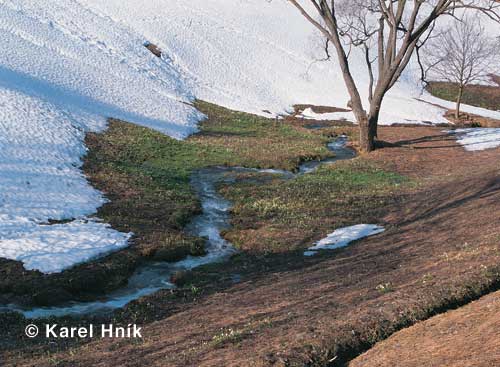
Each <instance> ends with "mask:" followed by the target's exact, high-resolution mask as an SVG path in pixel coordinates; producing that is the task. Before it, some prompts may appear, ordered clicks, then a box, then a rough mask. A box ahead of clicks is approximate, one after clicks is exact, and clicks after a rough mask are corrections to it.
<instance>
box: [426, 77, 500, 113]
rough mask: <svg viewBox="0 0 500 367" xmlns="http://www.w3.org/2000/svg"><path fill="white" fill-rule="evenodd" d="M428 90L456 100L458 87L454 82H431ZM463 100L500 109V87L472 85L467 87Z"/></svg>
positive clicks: (440, 96)
mask: <svg viewBox="0 0 500 367" xmlns="http://www.w3.org/2000/svg"><path fill="white" fill-rule="evenodd" d="M427 90H428V91H429V92H430V93H431V94H433V95H434V96H436V97H438V98H441V99H445V100H447V101H451V102H455V101H456V99H457V94H458V89H457V86H456V85H455V84H453V83H448V82H431V83H429V86H428V88H427ZM462 98H463V99H462V102H463V103H465V104H469V105H472V106H477V107H482V108H488V109H491V110H500V88H499V87H493V86H484V85H470V86H467V87H466V88H465V91H464V94H463V97H462Z"/></svg>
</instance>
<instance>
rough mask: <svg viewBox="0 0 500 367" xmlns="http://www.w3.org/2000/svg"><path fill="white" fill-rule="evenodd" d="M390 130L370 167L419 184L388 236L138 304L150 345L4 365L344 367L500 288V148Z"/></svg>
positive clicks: (111, 344)
mask: <svg viewBox="0 0 500 367" xmlns="http://www.w3.org/2000/svg"><path fill="white" fill-rule="evenodd" d="M379 134H380V137H381V138H382V139H383V140H384V141H385V142H386V143H385V144H384V146H385V148H384V149H380V150H377V151H375V152H374V153H372V154H370V155H368V156H363V157H360V158H359V159H361V160H367V161H370V162H372V163H373V164H377V165H379V166H380V167H383V168H385V169H387V170H392V171H395V172H398V173H401V174H404V175H408V176H410V177H412V178H414V179H415V180H417V182H419V186H418V187H417V188H415V189H412V191H409V192H406V193H395V195H397V197H395V200H396V202H399V205H393V206H392V207H390V208H388V209H387V211H386V213H385V215H384V216H383V218H381V222H385V223H386V228H387V231H386V232H384V233H383V234H380V235H378V236H374V237H371V238H368V239H365V240H362V241H359V242H358V243H357V244H354V245H351V246H349V247H347V248H345V249H341V250H338V251H334V252H329V253H326V254H324V255H320V256H316V257H313V258H304V257H302V256H301V255H300V254H298V255H297V254H294V253H291V254H288V255H276V256H275V257H271V258H265V257H262V258H260V262H258V261H254V262H251V261H249V262H246V263H244V264H242V263H241V262H237V261H235V262H233V263H228V264H226V265H224V266H220V267H219V268H218V269H217V271H216V273H217V276H220V277H224V276H228V275H230V274H235V273H238V274H242V278H241V281H239V282H238V283H236V284H227V283H224V282H222V283H221V284H215V285H213V287H214V288H213V289H212V290H211V291H209V292H206V293H202V294H201V295H200V296H199V297H196V298H195V300H193V301H192V302H191V301H190V302H187V303H184V304H183V306H182V307H180V308H179V307H177V308H173V307H170V308H169V310H170V311H169V312H166V313H161V312H159V311H158V310H161V309H165V308H168V307H167V306H168V305H169V304H171V302H172V301H171V298H169V297H168V294H167V292H163V293H161V292H160V293H159V294H157V295H155V296H154V297H150V298H146V299H144V300H142V301H141V302H139V304H143V305H147V306H148V307H150V309H151V313H152V314H156V317H153V319H154V320H156V321H154V322H151V323H147V324H146V325H144V335H145V338H144V339H143V340H142V341H141V342H137V341H126V340H125V341H124V340H94V341H92V342H90V343H88V344H84V345H81V346H79V347H78V346H77V347H74V348H72V349H70V350H64V349H63V350H62V351H60V352H57V351H55V352H54V353H53V354H51V355H50V357H47V354H46V353H43V355H38V354H36V353H37V352H36V350H35V349H32V348H27V349H26V350H24V351H22V347H21V349H19V347H18V348H17V349H12V350H9V351H4V352H3V354H2V356H3V359H4V361H5V362H4V365H8V366H13V365H16V366H32V365H37V366H49V365H51V366H52V365H54V361H56V362H57V363H56V365H58V366H89V365H93V366H109V365H120V366H144V365H149V366H271V365H275V366H315V365H318V366H319V365H328V364H331V365H338V364H340V363H343V361H346V360H348V359H349V358H351V357H352V356H355V355H356V354H358V353H360V352H362V351H364V350H366V349H368V348H369V347H370V346H371V345H373V344H374V343H375V342H377V341H379V340H381V339H384V338H386V337H387V336H389V335H390V334H392V333H393V332H395V331H396V330H398V329H401V328H402V327H405V326H408V325H410V324H412V323H414V322H416V321H418V320H422V319H426V318H428V317H429V316H432V315H433V314H434V313H438V312H440V311H441V310H445V309H447V308H450V307H454V306H458V305H461V304H464V303H466V302H468V301H470V300H471V299H474V298H477V297H479V296H480V295H482V294H484V293H485V292H488V291H489V290H494V289H495V288H497V287H498V285H499V281H500V270H499V268H498V264H499V261H500V248H499V241H498V240H499V229H498V228H499V227H500V215H499V214H500V213H499V203H500V176H499V168H500V163H499V162H500V149H492V150H488V151H482V152H474V153H472V152H467V151H465V150H464V149H463V147H461V146H459V145H457V144H456V142H455V140H454V138H453V137H450V136H448V135H446V134H443V133H442V132H441V130H440V129H436V128H422V127H419V128H395V127H392V128H381V129H380V132H379ZM283 235H286V234H283ZM257 259H258V258H257ZM202 274H203V272H202ZM134 307H137V304H136V305H132V306H131V307H129V309H132V310H133V309H134ZM42 343H47V341H42Z"/></svg>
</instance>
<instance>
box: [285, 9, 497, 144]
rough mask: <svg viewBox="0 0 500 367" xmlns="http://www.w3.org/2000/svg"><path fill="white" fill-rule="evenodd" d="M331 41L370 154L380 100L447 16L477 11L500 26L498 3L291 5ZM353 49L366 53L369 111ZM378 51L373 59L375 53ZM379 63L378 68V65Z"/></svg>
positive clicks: (375, 131) (364, 142)
mask: <svg viewBox="0 0 500 367" xmlns="http://www.w3.org/2000/svg"><path fill="white" fill-rule="evenodd" d="M288 1H289V2H290V3H291V4H292V5H293V6H295V7H296V8H297V9H298V10H299V11H300V13H301V14H302V15H303V16H304V17H305V18H306V19H307V20H308V21H309V22H310V23H311V24H313V25H314V26H315V27H316V28H317V29H318V30H319V31H320V32H321V33H322V34H323V35H324V36H325V37H326V39H328V40H329V43H328V44H332V45H333V46H334V48H335V51H336V56H337V59H338V62H339V65H340V68H341V71H342V76H343V78H344V82H345V85H346V87H347V90H348V92H349V95H350V97H351V100H350V105H351V107H352V111H353V113H354V116H355V118H356V121H357V122H358V124H359V126H360V148H361V150H363V151H365V152H370V151H372V150H373V149H374V148H375V137H376V136H377V126H378V119H379V114H380V108H381V106H382V101H383V99H384V97H385V95H386V93H387V92H388V91H389V90H390V89H391V88H392V87H393V86H394V84H395V83H396V82H397V80H398V79H399V77H400V76H401V73H402V72H403V70H404V69H405V68H406V66H407V65H408V63H409V61H410V59H411V58H412V55H413V53H414V52H415V50H416V49H417V48H418V47H421V46H422V43H423V42H425V41H426V40H427V39H428V38H429V37H428V36H429V34H430V33H431V32H432V30H433V28H434V24H435V22H436V20H437V19H438V18H439V17H441V16H443V15H451V16H455V14H456V12H457V11H461V10H476V11H478V12H481V13H482V14H485V15H486V16H488V17H489V18H491V19H493V20H495V21H497V22H499V23H500V4H499V2H498V1H494V0H337V1H336V0H288ZM353 47H361V48H362V49H363V50H364V52H365V61H366V64H367V71H368V74H369V76H370V83H369V87H368V88H369V90H368V96H369V108H368V111H365V109H364V108H363V103H362V100H361V97H360V93H359V89H358V86H357V84H356V82H355V80H354V78H353V75H352V72H351V68H350V62H349V56H350V55H351V49H352V48H353ZM372 49H375V52H374V53H375V55H371V50H372ZM375 62H376V64H375Z"/></svg>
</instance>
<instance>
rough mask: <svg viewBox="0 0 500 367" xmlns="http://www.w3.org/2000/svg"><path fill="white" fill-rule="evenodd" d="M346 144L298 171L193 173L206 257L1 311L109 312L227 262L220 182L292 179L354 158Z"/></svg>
mask: <svg viewBox="0 0 500 367" xmlns="http://www.w3.org/2000/svg"><path fill="white" fill-rule="evenodd" d="M346 144H347V137H346V136H340V137H338V138H336V139H335V140H333V141H332V142H330V143H329V144H328V149H330V151H332V152H334V153H335V157H332V158H327V159H324V160H321V161H309V162H305V163H303V164H301V165H300V167H299V171H298V173H297V174H294V173H292V172H289V171H284V170H274V169H263V170H258V169H252V168H243V167H232V168H229V167H211V168H205V169H201V170H199V171H197V172H195V173H194V174H193V176H192V178H191V184H192V186H193V188H194V190H195V191H196V193H197V194H198V197H199V198H200V201H201V205H202V214H200V215H198V216H196V217H195V218H193V220H192V222H191V223H190V224H189V225H188V226H187V227H186V231H187V232H188V233H189V234H191V235H193V236H198V237H205V238H207V244H206V254H205V255H204V256H200V257H195V256H188V257H187V258H185V259H184V260H181V261H178V262H175V263H168V262H155V263H148V264H146V265H143V266H141V267H139V268H138V269H137V270H136V271H135V272H134V274H133V275H132V276H131V277H130V279H129V281H128V283H127V285H126V286H125V287H123V288H121V289H118V290H116V291H113V292H110V293H108V294H107V295H105V296H103V297H101V298H98V299H96V300H95V301H92V302H68V303H67V304H64V305H61V306H57V307H36V308H25V307H21V306H17V305H6V306H0V311H17V312H20V313H22V314H23V315H24V316H25V317H28V318H40V317H48V316H64V315H82V314H98V313H106V312H110V311H112V310H115V309H117V308H121V307H124V306H125V305H127V304H128V303H130V302H131V301H133V300H136V299H138V298H140V297H143V296H146V295H149V294H152V293H154V292H157V291H159V290H161V289H172V288H175V285H174V284H172V283H171V282H170V278H171V275H172V274H173V273H174V272H176V271H179V270H190V269H193V268H196V267H198V266H201V265H204V264H209V263H214V262H218V261H223V260H226V259H228V258H229V257H230V256H231V255H232V254H234V253H236V250H235V248H234V247H233V246H232V244H231V243H229V242H228V241H226V240H225V239H224V238H222V236H221V231H222V230H226V229H228V228H229V227H230V224H229V223H230V217H229V209H230V208H231V203H230V202H229V201H227V200H226V199H224V198H223V197H222V196H220V195H219V194H218V192H217V184H219V183H221V182H229V183H230V182H234V174H235V173H240V172H259V173H270V174H279V175H281V176H282V177H283V178H287V179H291V178H293V177H296V176H297V175H302V174H307V173H310V172H312V171H314V170H315V169H317V168H318V166H320V165H322V164H331V163H333V162H336V161H339V160H344V159H351V158H354V157H355V155H356V153H355V152H354V150H352V149H349V148H347V147H346Z"/></svg>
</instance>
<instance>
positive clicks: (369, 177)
mask: <svg viewBox="0 0 500 367" xmlns="http://www.w3.org/2000/svg"><path fill="white" fill-rule="evenodd" d="M403 184H405V185H406V184H410V181H409V180H408V179H407V178H405V177H403V176H401V175H398V174H395V173H392V172H387V171H384V170H382V169H379V168H377V167H376V166H374V165H373V164H371V163H368V162H367V161H365V160H363V159H362V158H358V159H355V160H353V161H347V162H337V164H335V165H333V166H323V167H321V168H320V169H319V170H317V171H316V172H314V173H311V174H307V175H303V176H299V177H298V178H296V179H294V180H288V181H282V180H279V179H274V180H270V181H269V180H268V181H263V182H260V183H255V182H254V181H242V182H240V183H238V184H236V185H233V186H227V187H225V188H224V194H225V195H226V196H227V197H228V198H229V199H230V200H231V201H232V202H233V203H234V207H233V213H232V214H233V217H232V218H233V228H232V229H231V230H229V232H227V233H226V237H227V238H228V239H229V240H231V241H232V242H233V243H234V244H235V245H237V246H238V247H239V248H242V249H245V250H247V251H263V252H285V251H293V250H297V249H301V248H304V247H306V246H307V245H310V244H311V243H312V242H313V241H314V240H318V239H320V238H321V237H324V236H325V235H326V234H327V233H329V232H332V231H333V230H334V229H335V228H339V227H344V226H347V225H352V224H357V223H374V222H375V223H377V222H378V221H379V217H380V213H382V212H383V211H384V210H385V208H386V206H387V205H390V204H391V203H392V199H391V198H392V194H393V193H394V191H395V190H398V189H399V188H400V187H401V185H403Z"/></svg>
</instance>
